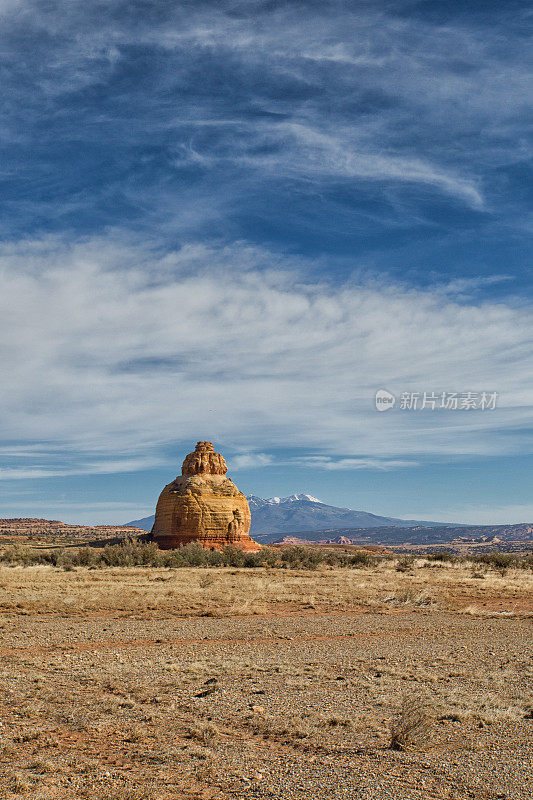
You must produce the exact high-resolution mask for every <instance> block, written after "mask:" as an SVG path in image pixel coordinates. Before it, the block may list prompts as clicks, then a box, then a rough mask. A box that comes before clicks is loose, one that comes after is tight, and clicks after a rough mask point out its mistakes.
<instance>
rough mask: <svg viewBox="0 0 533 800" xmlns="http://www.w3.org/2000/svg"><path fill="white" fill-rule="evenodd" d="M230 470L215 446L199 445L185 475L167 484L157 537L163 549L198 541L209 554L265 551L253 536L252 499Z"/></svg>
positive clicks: (184, 469)
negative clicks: (226, 549)
mask: <svg viewBox="0 0 533 800" xmlns="http://www.w3.org/2000/svg"><path fill="white" fill-rule="evenodd" d="M226 472H227V467H226V462H225V461H224V458H223V457H222V456H221V455H220V453H215V451H214V448H213V445H212V444H211V442H198V444H197V445H196V447H195V449H194V453H189V455H188V456H186V457H185V460H184V462H183V466H182V468H181V476H180V477H178V478H175V480H173V481H172V483H169V484H168V486H165V488H164V489H163V491H162V492H161V495H160V496H159V500H158V501H157V507H156V511H155V522H154V527H153V528H152V535H153V537H154V539H155V541H156V542H157V544H158V545H159V547H161V548H162V549H166V550H168V549H174V548H176V547H180V546H181V545H184V544H189V543H190V542H198V544H200V545H202V547H206V548H208V549H209V550H221V549H222V548H223V547H225V546H226V545H229V544H231V545H234V546H236V547H240V548H241V549H243V550H247V551H249V552H256V551H258V550H260V549H261V546H260V545H259V544H257V542H254V540H253V539H251V538H250V536H249V535H248V532H249V530H250V523H251V515H250V508H249V506H248V501H247V499H246V497H245V496H244V495H243V494H242V492H240V491H239V490H238V489H237V487H236V486H235V484H234V483H233V481H232V480H230V479H229V478H227V477H226Z"/></svg>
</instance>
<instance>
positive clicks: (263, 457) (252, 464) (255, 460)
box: [228, 453, 275, 470]
mask: <svg viewBox="0 0 533 800" xmlns="http://www.w3.org/2000/svg"><path fill="white" fill-rule="evenodd" d="M274 463H275V462H274V459H273V457H272V456H271V455H269V454H268V453H241V454H240V455H236V456H233V458H231V459H229V460H228V468H229V469H230V470H233V469H234V470H240V469H254V468H257V467H269V466H271V465H272V464H274Z"/></svg>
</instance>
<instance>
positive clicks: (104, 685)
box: [0, 560, 533, 800]
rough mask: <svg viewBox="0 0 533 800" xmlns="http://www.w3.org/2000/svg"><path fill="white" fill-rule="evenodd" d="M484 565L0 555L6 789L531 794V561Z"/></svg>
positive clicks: (57, 794)
mask: <svg viewBox="0 0 533 800" xmlns="http://www.w3.org/2000/svg"><path fill="white" fill-rule="evenodd" d="M476 570H477V571H474V570H473V568H470V567H468V565H464V564H463V565H459V566H448V565H445V566H442V565H441V566H438V567H435V566H429V565H427V563H426V562H424V561H423V560H419V561H417V562H415V564H414V565H413V566H412V568H411V569H410V570H409V571H407V572H398V571H397V570H396V568H395V562H394V561H393V560H392V561H388V562H386V563H382V564H379V565H377V566H375V567H371V568H364V569H359V570H351V569H324V568H321V569H319V570H317V571H315V572H308V571H296V570H294V571H293V570H278V569H271V570H268V569H256V570H251V569H247V570H245V569H230V568H224V569H211V570H207V569H196V568H187V569H178V570H168V569H156V568H131V569H130V568H127V569H125V568H123V569H118V568H117V569H115V568H109V569H99V570H88V569H85V568H78V569H75V570H72V571H63V570H59V569H56V568H53V567H7V566H2V567H0V611H1V616H0V635H1V641H0V657H1V680H0V699H1V704H0V747H1V754H0V797H4V798H12V797H25V798H31V800H45V798H89V797H90V798H96V800H100V798H102V800H103V798H111V799H113V798H116V799H117V800H120V799H121V800H135V799H137V798H138V799H139V800H140V799H141V798H154V799H155V798H157V799H158V800H164V799H165V798H168V799H169V800H170V798H195V797H196V798H218V799H220V800H221V799H222V798H245V797H246V798H284V799H285V798H286V799H287V800H291V799H292V798H298V800H300V798H301V799H302V800H303V798H311V799H313V798H333V799H335V798H354V799H355V798H357V800H397V799H398V800H410V798H420V799H421V798H450V799H454V798H455V800H462V798H477V799H478V800H481V799H483V800H489V799H490V800H495V799H496V798H508V799H509V800H515V799H516V800H526V799H527V800H531V798H532V797H533V775H532V768H531V765H532V762H533V658H532V656H533V653H532V641H533V637H532V624H533V616H532V615H533V573H531V572H526V571H522V570H509V571H508V573H507V574H505V575H500V574H499V573H497V572H495V571H493V570H490V569H487V570H482V571H481V572H480V571H479V568H478V567H476ZM402 698H409V699H414V701H415V704H416V705H418V707H419V710H420V711H421V713H422V715H423V717H424V722H425V730H424V732H423V733H422V734H421V735H419V736H418V737H414V738H413V740H412V741H411V742H408V743H407V745H406V748H405V750H404V751H395V750H391V749H390V747H389V745H390V742H391V733H390V726H391V722H394V721H395V720H396V721H397V719H398V709H399V707H400V704H401V702H402Z"/></svg>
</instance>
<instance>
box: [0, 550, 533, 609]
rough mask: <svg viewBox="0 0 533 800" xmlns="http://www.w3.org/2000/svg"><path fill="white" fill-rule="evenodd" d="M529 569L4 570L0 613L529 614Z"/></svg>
mask: <svg viewBox="0 0 533 800" xmlns="http://www.w3.org/2000/svg"><path fill="white" fill-rule="evenodd" d="M532 598H533V572H532V571H531V570H529V571H528V570H518V569H511V570H508V571H507V573H506V574H505V575H501V574H500V573H499V572H497V571H495V570H491V569H485V570H483V571H482V572H479V570H478V571H476V570H474V569H473V568H472V565H471V564H469V563H468V562H466V563H460V564H444V565H442V564H435V563H431V562H427V561H425V560H424V559H416V560H415V561H414V562H413V564H412V566H411V567H410V569H409V570H408V571H398V569H397V561H396V560H394V559H391V560H384V561H381V562H379V563H378V564H377V565H376V566H373V567H365V568H363V569H338V568H328V567H321V568H319V569H318V570H316V571H308V570H283V569H268V568H258V569H236V568H229V567H228V568H226V567H225V568H217V569H210V570H207V569H204V568H194V567H191V568H186V569H164V568H154V567H132V568H124V567H120V568H114V567H110V568H106V569H97V570H91V569H88V568H85V567H77V568H75V569H73V570H71V571H64V570H62V569H58V568H56V567H50V566H32V567H20V566H16V567H9V566H5V565H2V566H0V610H2V611H9V612H14V613H17V614H25V613H43V614H50V613H52V614H65V613H66V614H68V615H73V616H77V615H85V614H89V615H92V614H115V613H116V614H119V615H123V616H135V617H140V616H202V615H205V616H248V615H265V614H276V613H281V614H283V613H289V612H305V613H314V612H323V611H329V612H344V611H351V610H352V611H353V610H364V609H365V608H368V609H374V610H375V609H378V608H382V609H389V610H400V609H405V608H406V607H407V608H408V607H414V608H422V609H427V610H430V609H432V608H434V609H439V610H463V611H465V612H467V613H470V614H481V615H494V614H506V615H517V616H526V615H529V614H532V613H533V599H532Z"/></svg>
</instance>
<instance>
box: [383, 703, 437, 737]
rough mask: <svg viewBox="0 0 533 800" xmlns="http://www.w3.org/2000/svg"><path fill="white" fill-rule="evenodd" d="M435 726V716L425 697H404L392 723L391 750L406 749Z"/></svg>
mask: <svg viewBox="0 0 533 800" xmlns="http://www.w3.org/2000/svg"><path fill="white" fill-rule="evenodd" d="M432 727H433V716H432V714H431V709H430V708H429V706H428V703H427V701H426V700H425V698H421V697H409V696H408V695H404V696H403V697H402V700H401V703H400V707H399V709H398V712H397V714H396V715H395V717H394V719H393V720H392V722H391V725H390V734H391V738H390V744H389V747H390V749H391V750H405V749H406V747H407V746H408V745H409V744H414V743H415V742H416V740H417V739H419V738H420V737H421V736H423V735H424V734H427V733H429V731H430V730H431V729H432Z"/></svg>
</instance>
